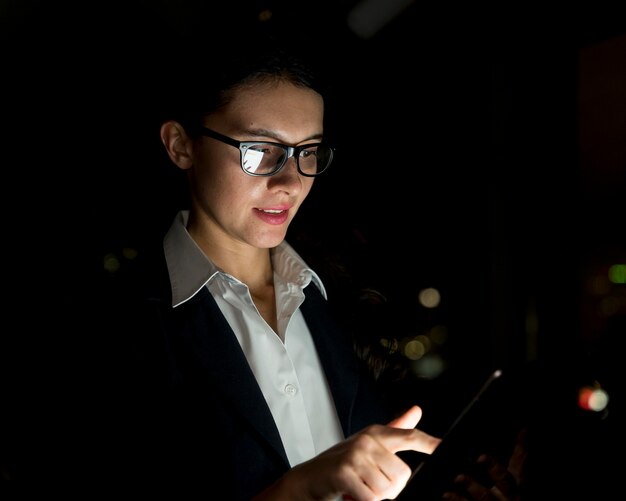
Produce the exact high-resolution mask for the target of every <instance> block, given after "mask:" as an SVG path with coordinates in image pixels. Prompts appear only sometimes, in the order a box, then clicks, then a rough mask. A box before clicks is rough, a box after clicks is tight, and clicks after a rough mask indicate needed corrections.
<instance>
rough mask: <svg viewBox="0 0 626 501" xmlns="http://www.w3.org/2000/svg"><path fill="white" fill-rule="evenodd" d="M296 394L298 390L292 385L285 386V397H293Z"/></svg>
mask: <svg viewBox="0 0 626 501" xmlns="http://www.w3.org/2000/svg"><path fill="white" fill-rule="evenodd" d="M296 393H298V389H297V388H296V387H295V386H294V385H292V384H288V385H287V386H285V395H287V396H288V397H293V396H294V395H295V394H296Z"/></svg>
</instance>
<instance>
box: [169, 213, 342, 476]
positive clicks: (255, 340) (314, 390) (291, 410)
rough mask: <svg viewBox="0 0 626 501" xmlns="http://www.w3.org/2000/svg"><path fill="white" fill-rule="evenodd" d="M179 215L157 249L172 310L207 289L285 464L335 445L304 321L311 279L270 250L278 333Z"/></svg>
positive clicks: (328, 401) (337, 429)
mask: <svg viewBox="0 0 626 501" xmlns="http://www.w3.org/2000/svg"><path fill="white" fill-rule="evenodd" d="M188 217H189V213H188V211H181V212H179V213H178V215H177V216H176V218H175V219H174V221H173V223H172V226H171V227H170V229H169V231H168V233H167V234H166V236H165V238H164V241H163V245H164V249H165V257H166V261H167V267H168V271H169V276H170V281H171V285H172V307H174V308H175V307H177V306H179V305H180V304H182V303H184V302H185V301H188V300H189V299H191V298H192V297H193V296H194V295H195V294H197V293H198V292H199V291H200V290H201V289H202V287H207V288H208V289H209V291H210V292H211V294H212V295H213V297H214V298H215V300H216V302H217V304H218V306H219V308H220V310H221V311H222V313H223V314H224V316H225V317H226V320H227V321H228V323H229V324H230V326H231V327H232V329H233V331H234V332H235V335H236V336H237V340H238V341H239V344H240V345H241V348H242V350H243V352H244V353H245V356H246V358H247V359H248V363H249V364H250V367H251V369H252V372H253V373H254V376H255V377H256V380H257V382H258V384H259V387H260V388H261V391H262V392H263V395H264V397H265V400H266V401H267V404H268V406H269V408H270V410H271V412H272V415H273V417H274V421H275V422H276V426H277V427H278V431H279V433H280V437H281V439H282V442H283V445H284V447H285V451H286V453H287V457H288V459H289V463H290V464H291V466H295V465H297V464H299V463H302V462H303V461H307V460H308V459H311V458H312V457H313V456H315V455H317V454H319V453H320V452H322V451H324V450H325V449H327V448H329V447H331V446H332V445H334V444H336V443H337V442H339V441H341V440H342V439H343V438H344V436H343V431H342V429H341V424H340V423H339V419H338V417H337V412H336V409H335V405H334V402H333V398H332V395H331V393H330V388H329V387H328V383H327V381H326V378H325V375H324V371H323V370H322V366H321V364H320V360H319V358H318V355H317V351H316V349H315V346H314V344H313V339H312V338H311V333H310V332H309V329H308V327H307V324H306V322H305V321H304V317H303V316H302V313H301V311H300V309H299V307H300V305H301V304H302V302H303V301H304V292H303V289H304V288H305V287H307V286H308V285H309V284H310V283H311V282H313V283H314V286H317V287H318V288H319V289H320V291H321V292H322V294H323V295H324V297H326V291H325V289H324V286H323V284H322V281H321V280H320V278H319V277H318V276H317V274H316V273H315V272H314V271H313V270H312V269H311V268H309V267H308V266H307V264H306V263H305V262H304V261H303V259H302V258H301V257H300V256H299V255H298V254H297V253H296V251H295V250H294V249H293V248H292V247H291V246H290V245H289V244H287V243H286V242H282V243H281V244H280V245H279V246H278V247H276V248H275V249H272V251H271V252H272V264H273V267H274V288H275V293H276V305H277V316H278V332H274V330H273V329H272V328H271V327H270V326H269V325H268V324H267V322H265V320H264V319H263V317H262V316H261V315H260V313H259V312H258V310H257V308H256V306H255V305H254V302H253V301H252V297H251V295H250V292H249V290H248V286H247V285H246V284H244V283H243V282H241V281H239V280H238V279H236V278H235V277H233V276H231V275H229V274H227V273H225V272H223V271H222V270H220V269H219V268H218V267H217V266H215V265H214V264H213V263H212V262H211V261H210V260H209V259H208V258H207V257H206V255H205V254H204V253H203V252H202V250H201V249H200V247H198V245H197V244H196V243H195V241H194V240H193V239H192V238H191V236H190V235H189V233H188V232H187V229H186V225H187V220H188Z"/></svg>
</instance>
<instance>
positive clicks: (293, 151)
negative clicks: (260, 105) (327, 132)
mask: <svg viewBox="0 0 626 501" xmlns="http://www.w3.org/2000/svg"><path fill="white" fill-rule="evenodd" d="M198 132H199V133H200V134H201V135H203V136H207V137H210V138H213V139H217V140H218V141H220V142H222V143H225V144H228V145H230V146H233V147H235V148H237V149H238V150H239V166H240V167H241V170H243V171H244V172H245V173H246V174H248V175H249V176H255V177H270V176H273V175H274V174H278V173H279V172H280V171H281V170H282V168H283V167H284V166H285V164H286V163H287V160H289V159H290V158H291V157H295V159H296V167H297V169H298V173H300V174H301V175H302V176H305V177H316V176H319V175H320V174H322V173H323V172H326V170H328V167H330V164H331V163H332V161H333V157H334V155H335V148H332V147H330V146H328V145H325V144H323V143H308V144H301V145H300V146H289V145H287V144H281V143H274V142H272V141H237V140H236V139H233V138H232V137H228V136H225V135H224V134H220V133H219V132H215V131H214V130H212V129H209V128H208V127H204V126H200V127H199V128H198ZM257 144H269V145H272V146H277V147H279V148H282V149H283V150H285V151H286V155H285V156H284V157H283V161H282V162H281V163H280V165H278V166H277V167H276V170H273V171H272V172H269V173H267V174H257V173H255V172H250V171H247V170H246V169H245V167H244V166H243V156H244V153H245V152H246V150H247V149H248V148H250V146H252V145H257ZM320 145H323V146H324V147H325V148H328V149H329V151H330V159H329V160H328V163H327V164H326V167H324V169H323V170H321V171H318V172H316V173H315V174H309V173H308V172H304V171H303V170H302V169H301V168H300V152H302V151H304V150H306V149H308V148H311V147H312V146H320Z"/></svg>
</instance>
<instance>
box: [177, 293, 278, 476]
mask: <svg viewBox="0 0 626 501" xmlns="http://www.w3.org/2000/svg"><path fill="white" fill-rule="evenodd" d="M184 308H194V309H195V311H194V312H193V313H192V315H191V318H194V323H190V324H187V326H186V329H185V328H183V336H184V337H185V339H186V342H187V343H190V345H189V346H187V349H186V352H187V353H188V354H191V356H195V357H196V363H197V364H198V366H200V367H201V369H202V370H203V371H205V373H206V375H207V376H208V377H210V378H212V379H213V380H215V388H218V389H220V390H222V389H225V390H224V391H223V395H222V396H223V397H224V398H225V399H228V400H229V401H230V403H231V404H232V406H233V408H234V409H236V410H237V411H238V412H239V413H240V414H241V415H242V416H243V417H244V418H245V419H246V420H247V421H248V423H249V425H250V426H251V427H252V428H253V429H255V430H256V431H257V432H258V434H259V436H260V437H261V438H262V440H265V441H266V442H267V443H268V444H269V445H270V446H271V447H272V448H273V449H274V450H275V451H276V453H277V454H278V455H279V456H280V458H281V459H282V460H283V461H284V463H285V465H286V466H287V467H288V466H289V461H288V459H287V454H286V453H285V449H284V447H283V445H282V441H281V439H280V434H279V433H278V428H277V427H276V424H275V422H274V419H273V417H272V414H271V412H270V409H269V407H268V405H267V402H266V401H265V398H264V397H263V393H262V392H261V389H260V388H259V385H258V384H257V382H256V379H255V377H254V374H253V373H252V370H251V369H250V366H249V365H248V362H247V360H246V357H245V354H244V353H243V351H242V349H241V346H240V345H239V342H238V341H237V338H236V336H235V333H234V332H233V331H232V329H231V327H230V325H229V324H228V322H227V321H226V319H225V318H224V316H223V315H222V312H221V310H220V309H219V307H218V306H217V303H216V302H215V300H214V299H213V297H212V296H211V294H210V293H209V292H208V290H207V289H206V288H203V290H202V291H200V292H199V293H198V295H197V296H196V297H195V298H194V299H192V300H190V301H189V302H188V303H186V304H184V305H181V306H179V307H178V308H177V309H181V311H180V313H181V316H182V317H185V316H186V315H188V313H183V311H182V309H184ZM185 330H187V332H185Z"/></svg>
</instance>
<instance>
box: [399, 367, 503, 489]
mask: <svg viewBox="0 0 626 501" xmlns="http://www.w3.org/2000/svg"><path fill="white" fill-rule="evenodd" d="M505 386H506V381H505V378H504V377H503V372H502V370H500V369H498V370H495V371H494V372H492V373H491V374H490V375H489V377H488V378H487V379H486V381H485V382H484V384H483V385H482V386H481V387H480V388H479V390H478V391H477V393H476V395H475V396H474V398H473V399H472V400H471V401H470V402H469V403H468V404H467V406H466V407H465V408H464V409H463V411H462V412H461V413H460V414H459V415H458V417H457V418H456V420H455V421H454V422H453V424H452V425H451V426H450V428H449V429H448V430H447V431H446V433H445V434H444V435H443V437H442V441H441V443H440V444H439V446H438V447H437V448H436V449H435V450H434V452H433V453H432V454H430V455H422V456H420V458H421V460H420V462H418V464H417V466H415V467H414V469H413V473H412V475H411V478H410V479H409V481H408V482H407V485H406V487H405V488H404V489H403V491H402V492H401V493H400V495H399V496H398V497H397V498H396V499H397V500H402V501H409V500H416V501H418V500H419V501H429V500H431V499H437V500H440V499H441V496H442V495H443V493H444V492H445V491H446V490H451V485H452V482H453V480H454V478H455V477H456V476H457V475H458V474H459V473H461V472H467V471H468V469H469V468H470V467H471V465H472V464H473V463H475V461H476V459H477V458H478V456H479V455H480V454H482V453H484V452H491V450H492V448H493V446H494V445H495V444H497V442H498V440H499V433H500V431H502V430H503V429H504V428H505V425H506V422H507V404H506V402H507V395H506V392H505Z"/></svg>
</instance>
